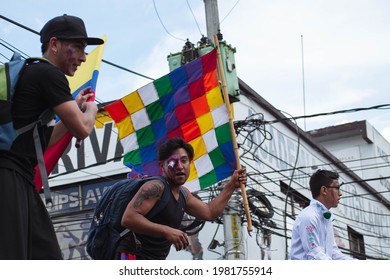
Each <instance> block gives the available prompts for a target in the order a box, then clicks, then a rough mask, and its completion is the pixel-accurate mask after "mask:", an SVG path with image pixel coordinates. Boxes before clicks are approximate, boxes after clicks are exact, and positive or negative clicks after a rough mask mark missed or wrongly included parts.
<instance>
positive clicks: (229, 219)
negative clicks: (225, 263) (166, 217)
mask: <svg viewBox="0 0 390 280" xmlns="http://www.w3.org/2000/svg"><path fill="white" fill-rule="evenodd" d="M204 3H205V11H206V26H207V37H208V38H209V39H210V42H214V35H216V34H218V33H219V31H220V28H219V16H218V1H217V0H204ZM239 209H241V204H240V202H239V196H238V195H237V194H234V195H233V197H232V198H231V199H230V201H229V203H228V205H227V207H226V209H225V210H224V212H223V228H224V237H225V242H224V249H225V254H224V257H225V259H228V260H244V259H246V254H245V244H244V243H245V242H244V241H243V240H244V238H243V232H242V225H241V216H240V215H239V212H240V211H239Z"/></svg>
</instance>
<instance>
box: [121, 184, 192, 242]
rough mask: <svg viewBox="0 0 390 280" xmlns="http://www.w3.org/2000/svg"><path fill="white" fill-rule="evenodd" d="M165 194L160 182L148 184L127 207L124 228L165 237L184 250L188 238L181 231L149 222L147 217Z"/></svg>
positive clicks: (123, 218)
mask: <svg viewBox="0 0 390 280" xmlns="http://www.w3.org/2000/svg"><path fill="white" fill-rule="evenodd" d="M163 192H164V185H163V183H162V182H161V181H159V180H152V181H148V182H146V183H145V184H144V185H143V186H142V187H141V188H140V189H139V190H138V192H137V193H136V195H135V196H134V197H133V199H132V200H131V201H130V202H129V204H128V205H127V207H126V210H125V213H124V214H123V216H122V226H123V227H125V228H128V229H130V230H132V231H134V232H137V233H141V234H145V235H150V236H164V237H165V238H166V239H168V240H169V241H170V242H171V243H172V244H173V245H174V246H175V248H176V250H182V249H184V248H186V247H187V246H188V238H187V236H186V234H185V233H183V232H182V231H181V230H178V229H174V228H171V227H168V226H165V225H160V224H156V223H153V222H151V221H149V220H148V219H147V218H145V215H146V214H147V213H148V212H149V211H150V210H151V209H152V208H153V206H154V205H155V204H156V203H157V201H158V200H159V199H160V198H161V196H162V194H163Z"/></svg>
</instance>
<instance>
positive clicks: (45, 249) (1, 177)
mask: <svg viewBox="0 0 390 280" xmlns="http://www.w3.org/2000/svg"><path fill="white" fill-rule="evenodd" d="M0 259H2V260H26V259H27V260H29V259H31V260H51V259H62V254H61V250H60V247H59V245H58V241H57V237H56V234H55V232H54V228H53V224H52V222H51V219H50V216H49V214H48V212H47V210H46V207H45V205H44V204H43V202H42V199H41V198H40V196H39V194H38V192H37V191H36V189H35V186H34V185H33V183H32V182H30V181H28V180H27V179H26V178H24V177H23V176H21V175H20V174H19V173H17V172H16V171H14V170H11V169H7V168H2V167H0Z"/></svg>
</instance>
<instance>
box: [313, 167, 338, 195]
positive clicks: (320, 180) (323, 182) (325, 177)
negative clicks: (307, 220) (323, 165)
mask: <svg viewBox="0 0 390 280" xmlns="http://www.w3.org/2000/svg"><path fill="white" fill-rule="evenodd" d="M338 178H339V174H338V173H337V172H335V171H330V170H323V169H318V170H317V171H316V172H314V173H313V175H311V178H310V182H309V185H310V191H311V194H312V196H313V198H316V197H318V196H319V195H320V190H321V187H322V186H329V185H330V184H331V183H332V181H333V180H337V179H338Z"/></svg>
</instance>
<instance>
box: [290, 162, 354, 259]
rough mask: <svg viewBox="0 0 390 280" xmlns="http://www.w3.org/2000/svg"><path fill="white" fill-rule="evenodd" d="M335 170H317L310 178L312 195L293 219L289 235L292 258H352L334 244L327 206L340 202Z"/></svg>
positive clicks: (330, 214) (335, 205)
mask: <svg viewBox="0 0 390 280" xmlns="http://www.w3.org/2000/svg"><path fill="white" fill-rule="evenodd" d="M338 179H339V175H338V173H337V172H333V171H328V170H321V169H319V170H317V171H316V172H315V173H314V174H313V175H312V176H311V178H310V182H309V184H310V190H311V193H312V196H313V199H312V200H311V202H310V205H309V206H307V207H306V208H305V209H303V210H302V211H301V213H300V214H299V215H298V217H297V219H296V220H295V222H294V226H293V230H292V238H291V251H290V259H292V260H351V259H352V258H351V257H350V256H348V255H345V254H343V253H342V252H341V251H340V250H339V248H338V247H337V244H336V241H335V238H334V233H333V226H332V213H331V212H330V211H329V210H330V208H335V207H337V205H338V204H339V201H340V198H341V196H342V193H341V191H340V184H339V180H338Z"/></svg>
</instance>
